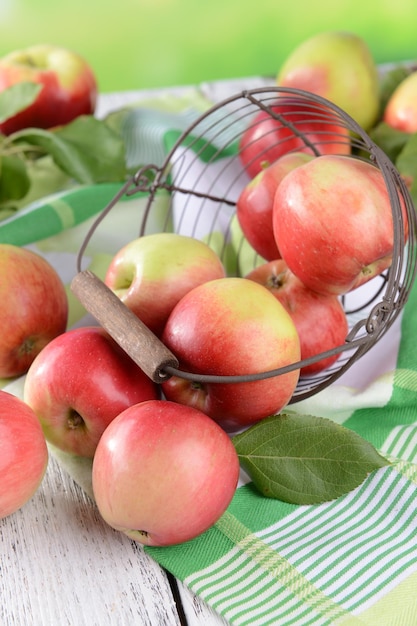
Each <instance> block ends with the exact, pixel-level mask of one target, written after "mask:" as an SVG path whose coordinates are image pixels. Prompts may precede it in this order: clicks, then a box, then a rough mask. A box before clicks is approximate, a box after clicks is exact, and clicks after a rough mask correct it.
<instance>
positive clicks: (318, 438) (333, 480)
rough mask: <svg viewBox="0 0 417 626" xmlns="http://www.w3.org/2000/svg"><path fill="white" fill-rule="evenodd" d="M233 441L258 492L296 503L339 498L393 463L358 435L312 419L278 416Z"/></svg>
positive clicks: (322, 420) (293, 414)
mask: <svg viewBox="0 0 417 626" xmlns="http://www.w3.org/2000/svg"><path fill="white" fill-rule="evenodd" d="M232 441H233V444H234V446H235V449H236V452H237V454H238V456H239V460H240V464H241V466H242V468H243V469H244V470H245V471H246V472H247V473H248V475H249V476H250V478H251V479H252V481H253V483H254V485H255V486H256V487H257V489H258V490H259V491H260V492H261V493H262V494H263V495H264V496H267V497H270V498H277V499H280V500H283V501H285V502H289V503H292V504H319V503H321V502H326V501H329V500H333V499H335V498H338V497H339V496H342V495H344V494H345V493H348V492H349V491H351V490H352V489H355V488H356V487H358V486H359V485H360V484H361V483H362V482H363V481H364V480H365V478H366V477H367V476H368V474H370V473H371V472H372V471H374V470H376V469H378V468H380V467H384V466H385V465H389V462H388V461H387V460H386V459H384V458H383V457H382V456H381V455H380V454H378V452H377V451H376V450H375V448H374V447H373V446H372V445H371V444H370V443H369V442H367V441H366V440H364V439H363V438H362V437H360V436H359V435H357V434H356V433H355V432H353V431H351V430H349V429H347V428H345V427H343V426H340V425H339V424H336V423H335V422H333V421H331V420H329V419H325V418H320V417H314V416H312V415H297V414H295V413H291V414H290V413H287V414H280V415H273V416H271V417H268V418H266V419H264V420H262V421H260V422H258V423H257V424H255V425H254V426H251V427H250V428H249V429H248V430H246V431H245V432H243V433H240V434H238V435H235V436H234V437H233V438H232Z"/></svg>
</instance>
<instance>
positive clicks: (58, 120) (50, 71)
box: [0, 44, 97, 135]
mask: <svg viewBox="0 0 417 626" xmlns="http://www.w3.org/2000/svg"><path fill="white" fill-rule="evenodd" d="M24 82H29V83H34V84H36V85H40V87H41V89H40V90H39V92H38V94H37V95H36V97H35V100H34V101H33V102H32V103H31V104H29V105H28V106H27V107H25V108H24V109H23V110H21V111H19V112H18V113H16V114H15V115H13V116H12V117H10V118H8V119H7V120H4V121H3V122H2V123H1V124H0V132H2V133H3V134H4V135H10V134H11V133H14V132H17V131H19V130H22V129H24V128H29V127H35V128H52V127H54V126H60V125H65V124H68V123H69V122H71V121H72V120H74V119H75V118H76V117H78V116H80V115H92V114H93V113H94V110H95V107H96V100H97V80H96V77H95V75H94V72H93V70H92V68H91V67H90V65H89V64H88V63H87V61H86V60H85V59H84V58H82V57H81V56H80V55H79V54H77V53H76V52H74V51H73V50H69V49H67V48H63V47H59V46H55V45H51V44H37V45H33V46H29V47H28V48H25V49H21V50H14V51H13V52H10V53H8V54H6V55H5V56H3V57H2V58H0V92H2V91H5V90H6V89H8V88H10V87H12V86H14V85H16V84H18V83H24Z"/></svg>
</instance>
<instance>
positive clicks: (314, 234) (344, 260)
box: [273, 155, 408, 295]
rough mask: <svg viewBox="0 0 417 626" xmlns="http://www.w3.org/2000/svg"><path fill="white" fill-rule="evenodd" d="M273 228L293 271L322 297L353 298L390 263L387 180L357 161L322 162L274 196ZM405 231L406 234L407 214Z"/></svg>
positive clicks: (297, 173) (292, 176) (289, 179)
mask: <svg viewBox="0 0 417 626" xmlns="http://www.w3.org/2000/svg"><path fill="white" fill-rule="evenodd" d="M402 204H403V203H402ZM403 209H404V206H403ZM273 228H274V235H275V238H276V242H277V246H278V249H279V251H280V253H281V257H282V258H283V259H284V260H285V262H286V264H287V265H288V267H289V268H290V270H291V271H292V272H293V273H294V274H295V275H296V276H297V277H298V278H299V279H300V280H301V281H302V282H303V283H304V284H305V285H306V286H307V287H309V288H310V289H313V290H314V291H317V292H319V293H325V294H336V295H337V294H339V295H340V294H343V293H347V292H348V291H351V290H352V289H355V288H356V287H359V286H360V285H362V284H364V283H366V282H367V281H369V280H370V279H372V278H373V277H374V276H377V275H378V274H380V273H381V272H383V271H384V270H385V269H387V268H388V267H389V266H390V265H391V262H392V255H393V246H394V228H393V209H392V206H391V201H390V196H389V193H388V188H387V186H386V183H385V179H384V176H383V174H382V172H381V170H379V169H378V168H377V167H376V166H374V165H373V164H371V163H370V162H368V161H363V160H361V159H359V158H355V157H353V156H352V157H348V156H337V155H325V156H320V157H317V158H316V159H313V160H312V161H310V162H309V163H306V164H305V165H301V166H300V167H298V168H297V169H294V170H293V171H292V172H289V174H287V176H286V177H285V178H284V180H283V181H282V182H281V184H280V185H279V187H278V189H277V191H276V194H275V198H274V208H273ZM404 230H405V233H404V234H405V236H407V232H406V231H407V230H408V222H407V218H406V215H405V212H404Z"/></svg>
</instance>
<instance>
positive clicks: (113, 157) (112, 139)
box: [9, 115, 126, 185]
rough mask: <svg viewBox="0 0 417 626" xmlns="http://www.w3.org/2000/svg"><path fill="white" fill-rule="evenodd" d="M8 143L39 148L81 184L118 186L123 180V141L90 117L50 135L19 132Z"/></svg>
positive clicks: (35, 129) (42, 131) (45, 131)
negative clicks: (111, 183)
mask: <svg viewBox="0 0 417 626" xmlns="http://www.w3.org/2000/svg"><path fill="white" fill-rule="evenodd" d="M9 140H10V141H12V142H24V143H25V144H29V145H31V146H37V147H39V148H41V149H42V150H43V151H44V153H46V154H50V155H51V156H52V158H53V160H54V161H55V163H56V165H57V166H58V167H59V168H60V169H62V170H63V171H64V172H65V173H66V174H68V176H70V177H72V178H74V179H75V180H76V181H77V182H78V183H80V184H87V185H88V184H95V183H101V182H118V181H123V180H124V179H125V177H126V164H125V146H124V142H123V140H122V139H121V138H120V136H119V135H118V134H117V133H115V132H114V131H113V130H112V129H111V128H109V127H108V126H107V125H106V124H105V123H104V122H103V121H101V120H98V119H96V118H95V117H93V116H90V115H84V116H80V117H78V118H76V119H75V120H74V121H73V122H71V123H70V124H67V125H65V126H61V127H59V128H56V129H54V130H52V131H47V130H43V129H40V128H28V129H25V130H21V131H18V132H17V133H14V134H13V135H10V137H9Z"/></svg>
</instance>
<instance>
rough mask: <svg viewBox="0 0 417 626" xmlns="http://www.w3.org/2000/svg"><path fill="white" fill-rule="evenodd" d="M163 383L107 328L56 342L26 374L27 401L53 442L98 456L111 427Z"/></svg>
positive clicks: (68, 335)
mask: <svg viewBox="0 0 417 626" xmlns="http://www.w3.org/2000/svg"><path fill="white" fill-rule="evenodd" d="M158 397H159V395H158V388H157V386H156V385H155V383H153V382H152V381H151V379H150V378H148V376H146V374H144V372H143V371H142V370H141V369H140V368H139V367H138V366H137V365H136V364H135V363H134V362H133V361H132V360H131V359H130V357H128V355H127V354H126V353H125V352H124V351H123V350H122V348H120V347H119V345H118V344H117V343H116V342H115V341H114V340H113V339H112V338H111V337H110V336H109V335H108V334H107V332H106V331H104V329H102V328H101V327H95V326H88V327H87V326H86V327H82V328H76V329H73V330H70V331H67V332H66V333H64V334H62V335H60V336H59V337H57V338H56V339H54V340H53V341H51V342H50V343H49V344H48V345H47V346H46V347H45V348H44V349H43V350H42V352H41V353H40V354H39V355H38V356H37V357H36V359H35V361H34V362H33V363H32V365H31V367H30V368H29V371H28V373H27V376H26V380H25V384H24V400H25V402H27V404H28V405H29V406H30V407H31V408H32V409H33V411H34V412H35V413H36V415H37V416H38V419H39V421H40V423H41V425H42V428H43V432H44V434H45V437H46V439H47V441H48V442H50V443H52V444H53V445H54V446H56V447H57V448H59V449H60V450H63V451H64V452H68V453H71V454H74V455H77V456H83V457H92V456H93V455H94V451H95V449H96V447H97V443H98V440H99V439H100V437H101V435H102V433H103V432H104V430H105V428H106V427H107V426H108V425H109V423H110V422H111V421H112V420H113V419H114V418H115V417H116V415H118V414H119V413H121V412H122V411H123V410H124V409H126V408H127V407H128V406H131V405H132V404H136V403H137V402H142V401H144V400H153V399H156V398H158Z"/></svg>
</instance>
